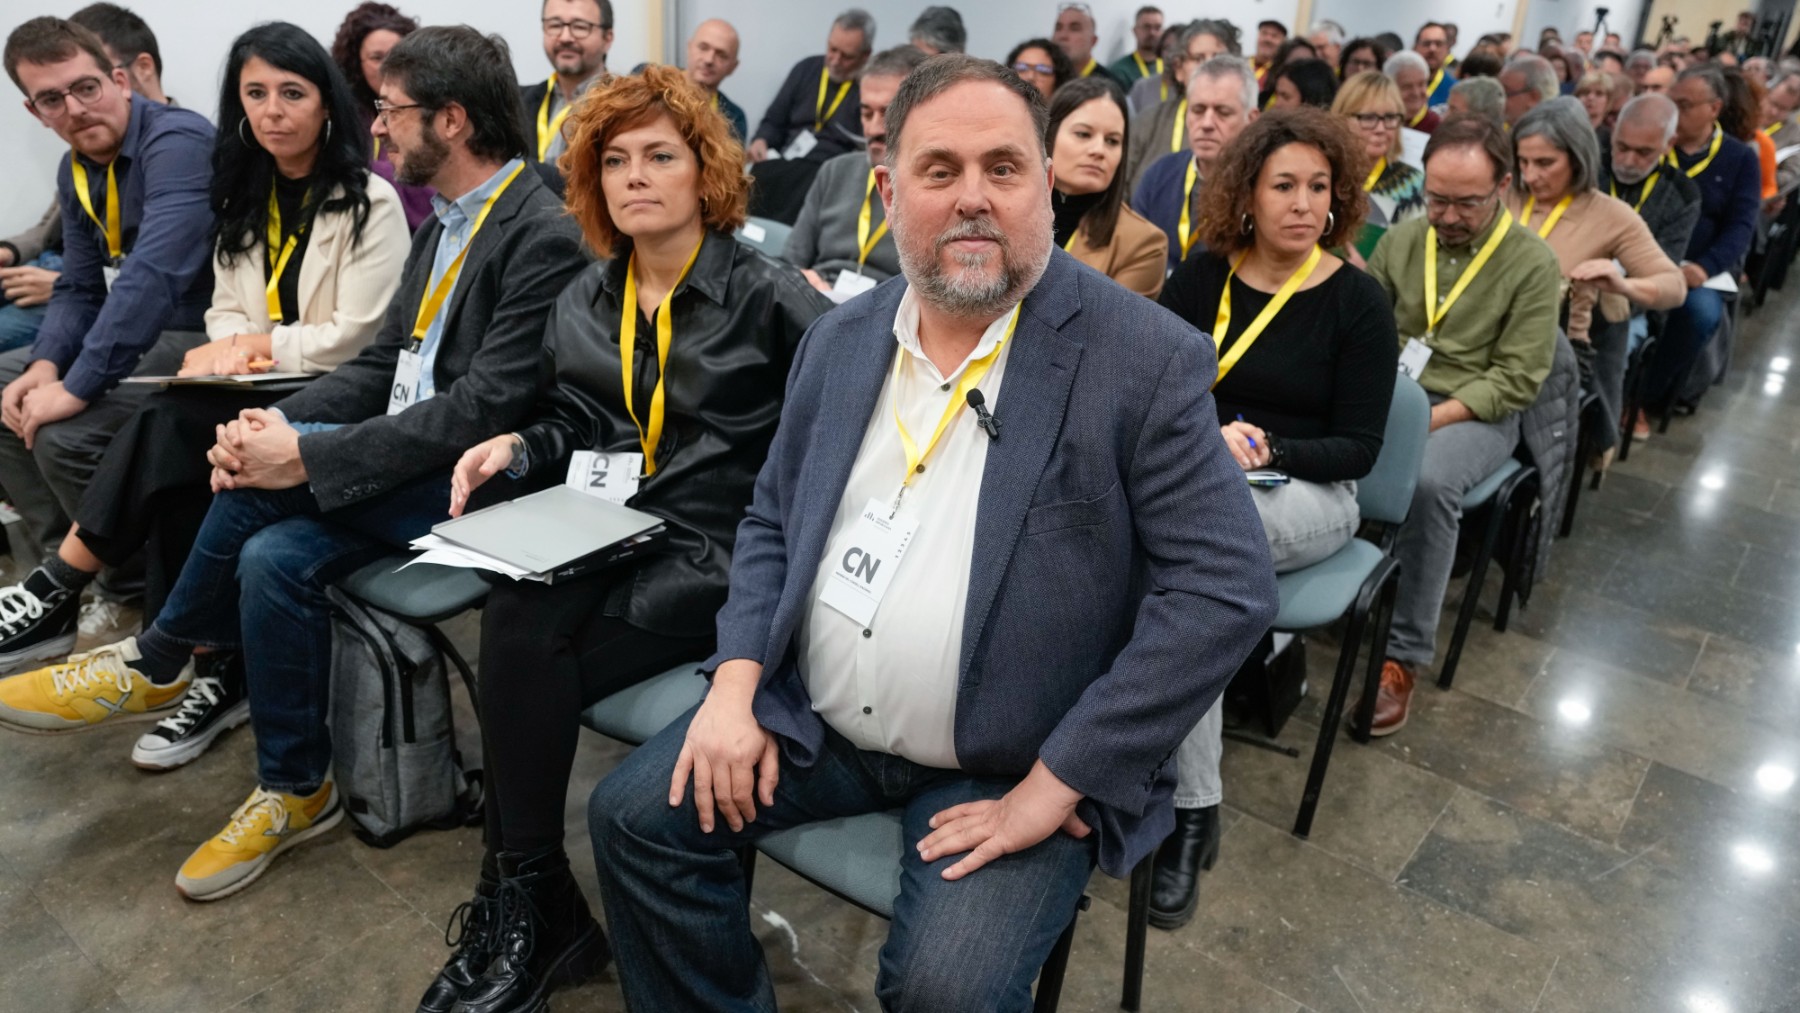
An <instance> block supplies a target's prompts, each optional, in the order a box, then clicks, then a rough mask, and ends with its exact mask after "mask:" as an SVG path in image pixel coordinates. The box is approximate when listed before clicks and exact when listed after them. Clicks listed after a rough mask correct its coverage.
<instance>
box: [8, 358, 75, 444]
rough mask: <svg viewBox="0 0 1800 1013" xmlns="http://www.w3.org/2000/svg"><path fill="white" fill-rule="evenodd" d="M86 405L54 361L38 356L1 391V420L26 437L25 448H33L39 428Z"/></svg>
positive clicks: (19, 434) (72, 415) (57, 420)
mask: <svg viewBox="0 0 1800 1013" xmlns="http://www.w3.org/2000/svg"><path fill="white" fill-rule="evenodd" d="M87 406H88V403H87V402H86V401H84V400H82V399H81V398H78V397H76V396H75V395H73V394H71V393H69V391H68V389H67V388H65V387H64V386H63V384H62V380H61V378H59V377H58V376H57V369H56V364H55V363H53V362H51V361H49V360H48V359H39V360H37V361H36V362H33V363H32V364H31V365H29V366H27V367H25V372H23V373H21V374H19V378H18V379H17V380H14V381H13V382H11V383H9V384H7V385H6V389H5V390H4V391H0V422H3V423H5V425H6V428H8V429H10V430H12V431H13V433H14V434H15V435H17V436H18V437H19V439H21V440H24V441H25V449H26V450H30V449H31V448H32V446H33V444H34V443H36V441H37V431H38V430H39V429H40V428H42V427H44V426H47V425H49V424H50V423H52V422H61V421H62V420H63V419H67V418H73V417H75V416H76V415H79V414H80V413H81V411H82V409H84V408H86V407H87Z"/></svg>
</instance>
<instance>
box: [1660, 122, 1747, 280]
mask: <svg viewBox="0 0 1800 1013" xmlns="http://www.w3.org/2000/svg"><path fill="white" fill-rule="evenodd" d="M1706 140H1707V143H1706V145H1705V146H1703V147H1702V148H1701V149H1700V151H1699V153H1698V154H1693V155H1690V154H1688V153H1687V152H1685V151H1682V150H1681V146H1680V145H1676V146H1675V148H1674V152H1675V159H1676V162H1677V164H1679V165H1680V166H1681V170H1682V172H1684V173H1685V172H1686V171H1687V170H1688V169H1691V168H1693V167H1694V166H1696V165H1698V164H1700V163H1701V162H1702V161H1705V159H1706V153H1707V152H1708V151H1710V150H1712V138H1710V137H1708V138H1707V139H1706ZM1694 182H1695V183H1698V184H1700V220H1699V221H1698V222H1695V223H1694V233H1693V235H1692V236H1691V237H1690V238H1689V239H1688V248H1687V259H1688V260H1690V261H1692V262H1693V263H1696V264H1699V265H1700V267H1701V268H1702V269H1703V270H1705V271H1706V276H1707V277H1709V278H1710V277H1712V276H1713V275H1715V274H1718V273H1719V272H1720V271H1735V270H1737V268H1738V265H1739V264H1741V263H1743V260H1744V255H1745V254H1747V253H1749V252H1750V240H1751V239H1752V238H1754V237H1755V235H1756V216H1757V215H1758V214H1760V213H1761V211H1762V156H1761V155H1759V154H1758V153H1757V151H1756V148H1755V147H1753V146H1751V145H1748V144H1745V143H1744V142H1743V141H1740V140H1737V139H1736V138H1732V137H1726V138H1724V139H1723V140H1722V142H1721V143H1720V145H1719V154H1718V157H1716V158H1714V159H1713V160H1712V164H1711V165H1708V166H1707V167H1706V171H1704V172H1702V173H1701V174H1700V175H1698V176H1695V177H1694Z"/></svg>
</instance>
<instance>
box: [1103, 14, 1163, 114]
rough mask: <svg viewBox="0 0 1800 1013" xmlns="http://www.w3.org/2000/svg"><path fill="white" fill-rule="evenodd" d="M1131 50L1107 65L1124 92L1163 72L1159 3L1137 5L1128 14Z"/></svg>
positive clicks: (1161, 17)
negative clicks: (1132, 13)
mask: <svg viewBox="0 0 1800 1013" xmlns="http://www.w3.org/2000/svg"><path fill="white" fill-rule="evenodd" d="M1131 38H1132V43H1133V45H1132V49H1131V52H1129V53H1126V54H1125V55H1124V56H1121V57H1119V58H1118V59H1117V60H1114V61H1113V62H1112V63H1110V64H1108V65H1107V68H1106V69H1107V70H1109V71H1111V72H1112V76H1113V78H1114V80H1116V81H1118V83H1119V88H1120V90H1121V91H1123V92H1124V93H1125V94H1126V95H1127V96H1129V95H1130V94H1131V92H1132V91H1133V90H1134V89H1135V88H1136V87H1137V85H1138V82H1140V81H1154V80H1156V78H1157V77H1158V76H1160V75H1161V74H1162V72H1163V50H1162V38H1163V12H1162V8H1160V7H1149V6H1146V7H1139V8H1138V9H1137V13H1136V14H1134V15H1132V18H1131Z"/></svg>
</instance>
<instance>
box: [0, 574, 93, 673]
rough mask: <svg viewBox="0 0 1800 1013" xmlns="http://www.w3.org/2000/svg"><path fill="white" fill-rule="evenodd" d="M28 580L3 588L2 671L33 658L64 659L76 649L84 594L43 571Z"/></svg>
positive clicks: (0, 620) (0, 623)
mask: <svg viewBox="0 0 1800 1013" xmlns="http://www.w3.org/2000/svg"><path fill="white" fill-rule="evenodd" d="M32 578H36V579H32ZM27 581H28V584H14V585H12V586H11V587H5V588H0V673H6V672H13V671H17V670H18V669H20V668H24V667H26V666H27V664H28V663H30V662H33V661H50V660H54V661H61V660H62V659H64V658H66V657H68V656H69V652H71V651H73V650H75V634H76V623H78V622H79V621H80V618H81V596H80V595H79V594H72V593H70V592H68V591H65V590H63V589H62V588H60V587H57V586H56V585H55V584H54V583H52V582H51V581H50V579H49V578H48V577H44V576H43V575H42V574H40V573H33V574H32V576H31V578H27ZM28 585H29V589H28Z"/></svg>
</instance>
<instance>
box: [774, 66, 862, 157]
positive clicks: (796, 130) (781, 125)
mask: <svg viewBox="0 0 1800 1013" xmlns="http://www.w3.org/2000/svg"><path fill="white" fill-rule="evenodd" d="M823 69H825V57H824V56H809V57H807V58H806V59H804V60H801V61H800V62H799V63H796V64H794V69H793V70H790V71H788V76H787V80H785V81H783V82H781V90H780V91H778V92H776V93H775V98H774V100H773V101H771V102H770V103H769V111H768V112H766V113H764V114H763V118H762V122H761V123H760V124H758V125H757V128H756V136H755V137H752V138H751V140H752V141H763V142H765V143H766V144H768V146H769V148H770V150H772V151H780V150H781V149H782V148H785V147H787V146H788V145H789V144H790V143H792V142H793V140H794V138H795V137H796V136H798V135H799V134H800V132H801V131H808V132H810V133H813V134H815V135H816V136H817V137H818V138H819V143H818V145H817V146H815V147H814V148H813V149H812V150H811V151H809V152H807V154H806V161H809V162H818V163H820V164H823V163H825V162H827V161H829V160H830V159H832V158H834V157H836V156H838V155H841V154H843V153H844V152H846V151H854V150H855V149H856V147H857V145H858V144H859V143H861V141H862V86H861V84H859V83H857V82H852V83H851V85H850V90H849V91H848V92H846V93H845V94H844V100H843V101H842V102H838V103H837V108H836V109H832V103H833V101H834V100H835V99H836V98H837V94H838V88H839V86H840V83H841V82H837V81H832V82H830V83H829V84H828V85H827V86H826V89H825V107H824V109H823V110H821V109H820V108H819V71H821V70H823ZM822 112H830V113H831V115H830V116H828V117H826V118H825V125H824V129H822V130H816V131H815V130H813V124H814V123H817V122H818V121H819V116H820V114H821V113H822Z"/></svg>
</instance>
